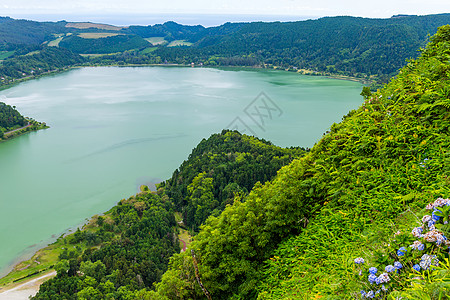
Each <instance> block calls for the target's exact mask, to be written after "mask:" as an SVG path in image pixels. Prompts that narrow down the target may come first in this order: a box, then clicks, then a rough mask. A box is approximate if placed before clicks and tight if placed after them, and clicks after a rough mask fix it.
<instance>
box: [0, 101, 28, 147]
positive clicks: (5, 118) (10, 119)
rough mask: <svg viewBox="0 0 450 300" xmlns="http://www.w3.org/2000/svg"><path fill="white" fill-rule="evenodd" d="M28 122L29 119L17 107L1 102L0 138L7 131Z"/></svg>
mask: <svg viewBox="0 0 450 300" xmlns="http://www.w3.org/2000/svg"><path fill="white" fill-rule="evenodd" d="M27 124H28V121H27V120H26V119H25V118H24V117H23V116H22V115H21V114H20V113H19V112H18V111H17V110H16V108H15V107H13V106H10V105H6V104H5V103H3V102H0V139H1V138H3V134H4V133H5V132H6V131H10V130H13V129H16V128H19V127H22V126H25V125H27Z"/></svg>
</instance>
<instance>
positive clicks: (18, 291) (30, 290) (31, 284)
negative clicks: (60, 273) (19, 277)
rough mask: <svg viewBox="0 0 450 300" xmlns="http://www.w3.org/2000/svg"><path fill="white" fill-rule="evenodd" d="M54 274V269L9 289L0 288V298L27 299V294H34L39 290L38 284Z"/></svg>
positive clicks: (9, 299)
mask: <svg viewBox="0 0 450 300" xmlns="http://www.w3.org/2000/svg"><path fill="white" fill-rule="evenodd" d="M53 276H56V271H51V272H49V273H46V274H44V275H42V276H39V277H37V278H33V279H30V280H28V281H26V282H23V283H21V284H19V285H17V286H15V287H13V288H11V289H8V290H5V291H4V290H0V300H27V299H28V297H29V296H34V295H36V293H37V292H38V290H39V286H40V285H41V284H42V283H43V282H44V281H46V280H48V279H50V277H53Z"/></svg>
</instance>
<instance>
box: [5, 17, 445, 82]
mask: <svg viewBox="0 0 450 300" xmlns="http://www.w3.org/2000/svg"><path fill="white" fill-rule="evenodd" d="M448 23H450V14H439V15H427V16H407V15H405V16H394V17H392V18H388V19H368V18H356V17H325V18H320V19H317V20H307V21H299V22H272V23H263V22H252V23H226V24H223V25H221V26H216V27H209V28H205V27H203V26H200V25H198V26H185V25H181V24H177V23H175V22H166V23H164V24H157V25H149V26H129V27H113V26H101V25H96V24H93V23H87V24H91V26H84V27H83V26H75V25H74V24H76V23H68V22H65V21H61V22H34V21H27V20H14V19H11V18H0V45H1V46H0V60H2V59H3V61H2V62H1V65H4V66H8V69H9V70H8V74H9V75H8V76H9V77H8V79H6V80H3V81H2V84H8V83H11V80H12V79H17V78H20V77H33V76H35V74H36V72H38V71H41V70H40V69H39V68H41V69H43V68H42V67H37V69H36V66H37V65H38V64H42V61H40V58H39V57H38V56H35V55H34V54H35V53H36V52H42V51H43V52H45V51H47V50H45V49H47V48H49V49H50V48H53V50H48V51H55V53H56V51H57V50H55V49H59V50H61V52H58V53H57V54H58V55H59V59H58V64H55V63H54V62H49V66H48V67H47V69H51V70H57V69H60V68H61V65H64V66H74V65H126V64H143V65H145V64H181V65H191V63H194V64H195V65H196V66H213V67H214V66H249V67H258V68H282V69H286V70H290V71H295V72H300V73H305V74H313V75H339V76H353V77H357V78H360V79H361V80H364V81H366V82H376V83H378V84H379V83H385V82H387V80H388V79H389V78H390V77H392V76H393V75H395V74H396V72H397V70H398V69H399V68H401V67H402V66H404V65H405V64H406V60H407V59H411V58H416V57H417V55H418V51H417V50H418V49H419V48H421V47H424V46H425V45H426V43H427V41H428V37H429V35H432V34H434V33H435V32H436V30H437V28H438V27H439V26H442V25H445V24H448ZM63 49H65V50H68V51H70V53H69V52H64V51H63ZM55 53H54V54H55ZM27 54H28V55H32V56H33V59H30V58H29V57H27ZM77 54H83V55H85V56H87V57H88V58H83V59H82V58H81V57H79V56H78V55H77ZM55 55H56V54H55ZM37 61H40V62H39V63H37ZM30 72H33V73H32V75H30ZM1 74H4V73H1ZM2 76H3V75H2ZM3 77H5V76H3Z"/></svg>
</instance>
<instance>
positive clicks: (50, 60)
mask: <svg viewBox="0 0 450 300" xmlns="http://www.w3.org/2000/svg"><path fill="white" fill-rule="evenodd" d="M83 62H84V59H83V58H82V57H81V56H79V55H77V54H74V53H72V52H70V51H68V50H66V49H60V48H57V47H40V48H38V50H37V51H36V52H32V54H28V55H20V56H14V57H12V58H8V59H6V60H4V61H3V62H2V63H1V64H0V77H1V81H0V85H5V84H10V83H12V82H14V81H15V80H17V79H22V78H29V77H35V76H39V75H42V74H46V73H49V72H52V71H58V70H61V69H64V68H66V67H68V66H73V65H77V64H81V63H83Z"/></svg>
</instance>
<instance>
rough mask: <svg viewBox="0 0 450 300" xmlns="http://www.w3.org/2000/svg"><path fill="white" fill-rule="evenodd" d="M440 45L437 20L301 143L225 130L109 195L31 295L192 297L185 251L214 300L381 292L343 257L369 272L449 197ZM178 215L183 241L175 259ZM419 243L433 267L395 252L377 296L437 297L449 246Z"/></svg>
mask: <svg viewBox="0 0 450 300" xmlns="http://www.w3.org/2000/svg"><path fill="white" fill-rule="evenodd" d="M449 45H450V26H448V25H447V26H443V27H441V28H440V29H439V32H438V33H437V34H436V35H435V36H434V37H432V38H431V42H430V43H429V44H428V46H427V47H426V48H425V49H424V50H423V51H422V55H421V56H420V57H419V58H418V59H416V60H411V61H410V62H409V63H408V64H407V65H406V66H405V67H404V68H403V69H401V70H400V72H399V73H398V75H397V77H396V78H394V79H393V80H392V81H391V82H390V83H389V84H388V85H386V86H385V87H384V88H383V89H381V90H379V91H377V92H376V93H372V92H370V90H368V89H365V90H363V93H362V95H363V96H364V98H365V100H366V101H365V103H364V104H363V106H361V107H360V108H359V109H357V110H353V111H351V112H349V113H348V114H347V115H346V116H344V118H343V121H342V122H341V123H339V124H333V125H332V126H331V130H330V132H329V133H328V134H326V135H325V136H324V137H323V138H322V139H321V141H320V142H319V143H318V144H317V145H315V146H314V147H313V148H312V149H311V150H310V151H306V150H304V149H300V148H292V149H282V148H279V147H275V146H273V145H271V144H270V143H269V142H267V141H264V140H258V139H256V138H252V137H248V136H245V135H241V134H239V133H237V132H230V131H224V132H222V133H221V134H216V135H213V136H212V137H210V138H209V139H208V140H204V141H202V142H201V143H200V144H199V145H198V146H197V147H196V148H195V149H194V150H193V152H192V154H191V155H190V156H189V158H188V160H187V161H186V162H184V163H183V164H182V165H181V166H180V168H179V169H178V170H176V171H175V172H174V174H173V176H172V178H170V179H169V180H167V181H165V182H163V183H162V184H160V185H159V187H158V191H157V193H151V192H148V191H146V190H144V191H143V192H142V193H140V194H138V195H136V196H134V197H131V198H129V199H127V200H122V201H120V202H119V204H118V205H117V206H115V207H114V208H113V209H111V210H110V211H109V212H108V213H106V214H105V216H100V217H97V218H95V219H94V220H93V222H92V224H91V229H87V230H84V231H77V232H76V233H74V234H73V235H70V236H68V237H66V238H64V239H60V240H59V241H58V243H60V244H56V245H58V247H62V245H63V244H64V245H67V249H62V248H58V250H57V251H59V252H60V253H59V254H58V262H56V263H54V268H55V269H56V270H57V272H58V275H57V277H56V278H54V279H51V280H49V281H48V282H46V283H45V284H44V285H42V287H41V290H40V292H39V293H38V294H37V295H36V297H35V299H141V298H142V299H205V298H206V297H205V296H204V290H202V289H201V288H200V286H199V284H198V282H199V276H198V275H197V274H196V272H195V267H194V260H193V258H192V253H191V251H190V250H193V251H194V253H195V256H196V260H197V262H198V270H199V273H200V275H201V282H202V284H203V285H204V287H206V288H207V290H208V291H209V293H210V294H211V295H213V298H214V299H308V298H311V297H315V298H324V299H342V298H348V299H352V298H357V297H360V295H361V292H360V290H361V289H365V290H367V288H370V289H374V290H376V289H377V288H379V289H380V290H381V286H380V284H379V283H375V282H369V283H367V280H366V279H367V277H368V276H370V275H369V274H370V272H369V271H368V270H364V273H361V274H363V275H364V276H363V275H358V272H357V271H359V270H360V269H358V267H356V266H355V263H354V259H355V258H356V257H365V259H366V261H367V263H368V264H369V263H370V264H371V265H374V266H375V265H376V266H377V267H378V268H379V269H380V268H381V267H385V266H386V265H388V263H390V262H391V261H392V263H393V262H394V260H395V261H398V260H399V257H400V256H403V255H400V254H398V252H396V251H398V248H399V247H400V246H401V245H403V244H405V245H406V246H408V245H409V243H412V242H413V241H414V239H412V238H411V236H410V235H409V231H410V230H411V224H417V225H416V226H421V225H420V224H421V222H419V221H418V220H419V219H418V217H417V216H418V215H420V216H422V215H423V214H424V213H425V211H424V207H425V205H426V204H427V203H431V202H434V201H435V199H436V198H439V197H442V198H447V197H448V195H449V192H450V181H449V177H448V176H449V175H450V174H449V170H450V169H449V152H448V148H449V146H450V145H449V144H450V139H449V136H448V130H449V126H450V123H449V116H450V112H449V109H450V103H449V99H450V91H449V88H448V86H449V84H450V77H449V76H450V64H449V60H448V57H449V55H450V46H449ZM161 49H162V48H161ZM159 50H160V49H158V51H159ZM166 50H167V49H165V50H164V51H166ZM178 50H179V51H185V49H183V48H180V49H178ZM178 50H177V51H178ZM152 53H153V52H152ZM120 55H125V54H120ZM136 57H138V56H136ZM283 166H284V167H283ZM277 171H278V172H277ZM442 210H443V209H442ZM177 212H178V214H177ZM440 213H442V212H437V213H436V212H435V215H437V216H440V217H442V218H447V219H446V220H447V222H448V211H447V210H446V211H445V214H444V213H442V216H441V215H439V214H440ZM180 214H181V215H182V216H183V226H186V227H187V228H188V229H189V230H190V232H191V234H192V235H194V237H193V242H192V243H191V244H190V246H189V249H188V251H186V252H183V253H180V244H179V241H178V238H177V234H178V233H179V229H178V228H177V220H176V218H175V216H176V215H178V216H179V215H180ZM201 224H203V225H201ZM439 225H441V224H439ZM442 225H446V224H445V223H443V224H442ZM426 226H430V225H426ZM436 228H437V229H438V230H440V231H439V234H440V235H442V236H444V234H448V232H449V231H448V229H447V228H444V227H443V226H439V227H436ZM398 232H400V233H398ZM196 233H198V234H196ZM195 234H196V235H195ZM388 244H389V246H387V245H388ZM79 245H82V246H79ZM64 248H65V247H64ZM55 249H56V248H55ZM61 250H62V251H61ZM64 250H66V251H64ZM426 250H427V252H426V253H430V254H433V255H437V256H439V260H440V261H441V262H443V263H442V264H438V266H439V268H440V269H437V268H436V270H431V269H429V270H428V269H425V270H420V271H417V270H416V269H413V268H412V267H411V266H409V265H408V264H406V262H407V261H406V260H404V261H403V262H404V263H403V266H404V268H405V269H404V271H402V272H405V273H404V274H405V275H404V277H405V278H404V280H405V282H407V283H404V284H401V283H399V284H397V285H392V286H390V287H389V289H387V290H383V292H382V293H381V292H379V293H378V294H377V297H378V298H381V299H386V298H389V297H391V298H392V297H397V296H399V295H401V296H402V297H405V298H407V299H409V298H412V299H414V297H416V298H418V299H426V297H429V299H438V298H437V297H439V295H441V296H442V295H444V296H445V295H448V292H449V290H450V284H449V282H450V266H449V265H448V263H447V264H446V263H445V262H446V260H447V261H448V259H449V254H448V249H447V248H445V247H444V246H443V245H436V246H434V245H433V246H429V248H427V249H426ZM441 250H442V251H441ZM444 250H446V251H445V252H444ZM421 251H422V250H421ZM423 253H425V252H423ZM54 257H55V256H54ZM411 257H412V258H411V260H410V261H413V259H417V257H413V256H411ZM410 261H408V262H410ZM53 262H54V260H53ZM433 263H435V261H433ZM30 270H32V271H33V272H36V271H35V270H34V269H30ZM434 271H436V272H434ZM375 273H376V272H375ZM409 275H411V276H409ZM20 276H26V275H20ZM20 276H17V277H16V279H18V278H19V277H20ZM361 276H363V277H361ZM402 276H403V275H402ZM414 277H416V278H415V279H414ZM417 277H419V278H417ZM393 278H394V277H393ZM425 279H426V280H425ZM406 280H409V281H406ZM399 282H400V281H399ZM373 293H374V297H375V291H374V292H373ZM417 295H418V296H417ZM436 295H437V296H436ZM394 299H395V298H394Z"/></svg>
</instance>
